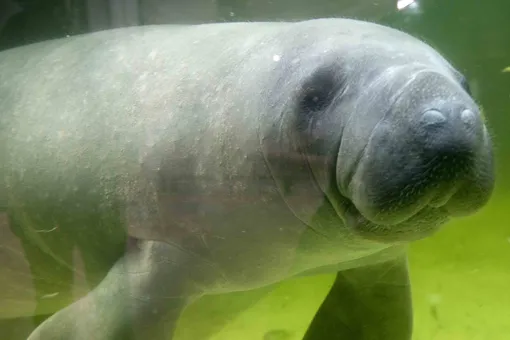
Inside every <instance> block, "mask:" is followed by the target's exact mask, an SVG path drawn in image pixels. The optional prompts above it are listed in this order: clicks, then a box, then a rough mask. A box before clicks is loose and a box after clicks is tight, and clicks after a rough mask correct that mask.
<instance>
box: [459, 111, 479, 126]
mask: <svg viewBox="0 0 510 340" xmlns="http://www.w3.org/2000/svg"><path fill="white" fill-rule="evenodd" d="M460 119H462V121H463V122H464V124H466V126H468V127H471V126H473V125H474V124H475V120H476V117H475V114H474V112H473V111H471V110H469V109H465V110H464V111H462V113H461V114H460Z"/></svg>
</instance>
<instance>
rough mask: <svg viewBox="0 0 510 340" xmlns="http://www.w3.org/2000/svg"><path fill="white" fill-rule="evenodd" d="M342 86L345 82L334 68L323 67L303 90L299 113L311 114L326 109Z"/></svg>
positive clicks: (308, 80) (300, 95) (305, 84)
mask: <svg viewBox="0 0 510 340" xmlns="http://www.w3.org/2000/svg"><path fill="white" fill-rule="evenodd" d="M342 85H343V82H342V81H341V79H340V77H339V76H338V72H336V70H335V69H334V68H333V67H323V68H321V69H319V70H317V71H315V72H314V73H313V74H312V75H311V76H310V77H309V78H308V79H307V80H306V81H305V82H304V84H303V86H302V88H301V92H300V94H299V98H300V99H299V109H300V110H299V111H300V112H302V113H304V114H309V113H314V112H317V111H321V110H323V109H325V108H326V107H327V106H328V105H329V104H330V103H331V101H332V100H333V98H335V95H336V94H337V93H338V91H339V90H340V88H341V87H342Z"/></svg>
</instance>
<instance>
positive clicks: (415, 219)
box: [344, 203, 449, 243]
mask: <svg viewBox="0 0 510 340" xmlns="http://www.w3.org/2000/svg"><path fill="white" fill-rule="evenodd" d="M344 219H345V223H346V226H347V227H348V228H349V229H350V230H351V231H352V232H353V233H355V234H357V235H359V236H361V237H363V238H364V239H367V240H372V241H376V242H382V243H399V242H412V241H417V240H420V239H423V238H426V237H429V236H431V235H432V234H434V233H435V232H437V231H438V230H439V229H440V227H441V226H442V225H443V224H445V223H446V222H448V220H449V213H448V211H447V209H446V208H445V206H439V207H433V206H430V205H427V206H425V207H424V208H422V209H421V210H419V211H418V212H417V213H416V214H415V215H413V216H411V217H410V218H408V219H406V220H404V221H402V222H400V223H397V224H384V225H383V224H378V223H374V222H372V221H370V220H369V219H367V218H366V217H365V216H363V215H362V214H361V213H360V212H359V211H358V209H356V207H355V206H354V204H352V203H350V204H349V206H348V207H347V209H346V210H345V211H344Z"/></svg>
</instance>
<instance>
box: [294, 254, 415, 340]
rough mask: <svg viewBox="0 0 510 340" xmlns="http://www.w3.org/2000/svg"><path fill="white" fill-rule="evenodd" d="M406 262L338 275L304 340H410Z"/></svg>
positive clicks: (409, 295) (410, 311)
mask: <svg viewBox="0 0 510 340" xmlns="http://www.w3.org/2000/svg"><path fill="white" fill-rule="evenodd" d="M411 333H412V306H411V290H410V283H409V276H408V270H407V259H406V258H405V257H400V258H398V259H396V260H393V261H390V262H385V263H381V264H377V265H372V266H366V267H360V268H355V269H350V270H346V271H344V272H340V273H338V274H337V277H336V279H335V282H334V284H333V286H332V287H331V290H330V292H329V293H328V295H327V296H326V298H325V300H324V302H323V303H322V305H321V307H320V308H319V310H318V311H317V314H316V315H315V317H314V319H313V321H312V323H311V324H310V327H309V328H308V330H307V332H306V334H305V337H304V340H353V339H356V340H390V339H391V340H410V339H411Z"/></svg>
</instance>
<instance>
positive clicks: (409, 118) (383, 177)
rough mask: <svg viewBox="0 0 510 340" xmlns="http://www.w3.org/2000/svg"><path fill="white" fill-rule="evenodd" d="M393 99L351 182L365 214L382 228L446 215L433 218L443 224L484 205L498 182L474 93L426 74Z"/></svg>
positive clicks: (356, 202)
mask: <svg viewBox="0 0 510 340" xmlns="http://www.w3.org/2000/svg"><path fill="white" fill-rule="evenodd" d="M395 97H396V99H395V102H394V104H393V105H392V107H391V109H390V110H389V112H388V113H387V114H386V115H385V116H384V118H383V119H382V120H381V121H379V122H378V124H377V125H376V126H375V128H374V129H373V131H372V133H371V135H370V137H369V140H368V144H367V146H366V148H365V150H364V152H363V154H362V156H361V158H360V159H359V162H358V164H357V168H356V169H355V171H354V175H353V177H352V180H351V182H350V185H349V191H350V195H351V200H352V202H353V204H354V205H355V207H356V208H357V210H358V211H359V212H360V214H361V215H362V216H363V217H364V218H365V219H367V220H368V221H370V222H372V223H375V224H378V225H387V226H389V225H397V224H401V225H405V223H403V222H405V221H407V220H409V219H412V218H418V217H420V219H421V221H416V222H417V223H418V224H419V223H423V222H424V221H425V222H426V221H431V219H430V216H432V215H435V216H436V217H437V216H442V217H441V218H439V217H438V218H436V219H435V220H434V218H432V220H434V221H436V222H437V224H440V223H439V221H441V222H443V221H444V218H446V217H447V216H462V215H467V214H471V213H473V212H475V211H477V210H478V209H480V208H481V207H482V206H484V205H485V204H486V202H487V201H488V199H489V197H490V194H491V192H492V189H493V185H494V174H493V164H492V163H493V162H492V150H491V142H490V137H489V135H488V132H487V129H486V127H485V125H484V121H483V119H482V115H481V113H480V111H479V108H478V107H477V105H476V104H475V102H474V101H473V100H472V98H471V97H470V96H469V94H468V93H467V92H466V91H465V90H463V89H462V87H461V86H460V85H459V84H458V83H456V82H455V81H453V80H452V79H450V78H447V77H446V76H443V75H441V74H439V73H434V72H421V73H419V74H417V75H414V76H413V77H412V80H411V81H409V82H408V83H407V84H406V86H404V87H403V88H402V89H401V90H400V91H399V93H398V94H397V95H396V96H395ZM424 212H426V213H424ZM443 217H444V218H443ZM431 223H432V222H431ZM432 224H434V223H432ZM430 227H433V226H432V225H431V226H430ZM397 229H398V228H397Z"/></svg>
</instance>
